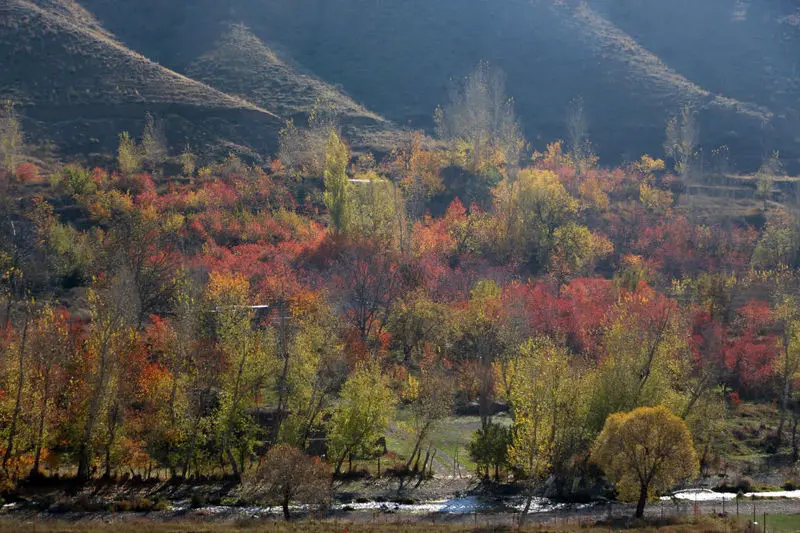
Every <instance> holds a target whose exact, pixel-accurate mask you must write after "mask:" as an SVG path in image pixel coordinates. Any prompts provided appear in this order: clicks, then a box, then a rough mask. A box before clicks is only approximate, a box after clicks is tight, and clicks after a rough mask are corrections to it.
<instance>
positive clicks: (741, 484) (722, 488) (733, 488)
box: [714, 477, 753, 494]
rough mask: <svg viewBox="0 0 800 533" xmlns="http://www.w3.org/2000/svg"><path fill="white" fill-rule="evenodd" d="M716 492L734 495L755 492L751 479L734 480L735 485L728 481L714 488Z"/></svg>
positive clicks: (739, 478) (740, 478)
mask: <svg viewBox="0 0 800 533" xmlns="http://www.w3.org/2000/svg"><path fill="white" fill-rule="evenodd" d="M714 490H715V491H716V492H732V493H734V494H736V493H740V492H741V493H742V494H744V493H747V492H753V480H752V479H750V478H749V477H738V478H736V479H735V480H733V483H729V482H728V480H726V481H723V482H722V483H720V484H719V485H717V486H716V487H714Z"/></svg>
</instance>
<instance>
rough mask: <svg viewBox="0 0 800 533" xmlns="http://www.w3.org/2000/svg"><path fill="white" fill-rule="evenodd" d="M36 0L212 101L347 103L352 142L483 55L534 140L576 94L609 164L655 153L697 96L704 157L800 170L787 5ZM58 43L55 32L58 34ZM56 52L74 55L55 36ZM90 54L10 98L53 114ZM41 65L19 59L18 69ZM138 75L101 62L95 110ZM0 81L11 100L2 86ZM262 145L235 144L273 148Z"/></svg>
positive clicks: (387, 136)
mask: <svg viewBox="0 0 800 533" xmlns="http://www.w3.org/2000/svg"><path fill="white" fill-rule="evenodd" d="M11 3H12V5H18V6H19V5H23V4H24V5H27V6H28V7H29V8H30V6H32V5H33V4H32V3H31V2H23V1H22V0H11ZM36 4H38V6H39V8H41V9H40V10H46V11H47V12H48V13H50V14H51V17H52V18H54V19H58V20H59V21H60V22H59V24H60V25H61V26H64V25H66V24H67V22H64V21H69V24H70V25H71V26H72V27H74V28H78V27H80V31H81V32H83V33H85V32H90V33H92V35H93V36H95V40H97V39H100V36H103V38H104V39H105V40H106V41H109V42H113V43H115V44H116V45H117V46H119V43H118V42H117V41H115V40H114V39H119V41H120V42H122V43H124V45H125V46H126V47H127V49H129V51H130V50H135V51H136V52H138V53H141V54H143V55H144V56H146V57H147V58H149V59H151V60H153V61H157V62H158V63H159V65H163V70H164V71H166V72H170V71H168V70H167V69H171V72H172V74H173V75H176V76H177V74H176V73H180V74H182V75H185V76H188V77H189V78H192V80H194V81H196V82H202V83H199V84H198V85H199V86H202V87H204V88H206V89H209V87H214V89H216V90H217V91H219V93H220V95H222V93H224V95H223V96H215V97H214V98H212V99H211V100H214V99H215V98H216V99H219V100H220V101H225V102H237V105H238V106H240V108H241V109H259V108H260V109H261V110H267V111H269V112H273V113H275V114H277V115H279V116H280V117H281V118H282V119H285V118H299V117H302V116H303V115H304V114H306V113H307V112H308V110H309V109H310V107H311V106H312V105H313V103H314V102H315V101H317V100H318V99H320V98H321V97H324V98H327V99H328V100H330V101H334V102H336V103H337V105H338V106H339V108H340V111H341V115H342V122H343V126H344V130H345V133H346V135H347V136H348V137H349V138H350V139H351V141H352V142H354V144H357V145H364V146H367V147H378V148H380V147H382V145H388V144H390V142H391V140H392V139H394V138H395V136H396V135H397V133H398V130H397V129H396V128H395V127H394V126H392V122H393V123H395V124H403V125H406V124H408V125H411V126H413V127H417V128H425V129H428V130H430V129H431V128H432V114H433V110H434V109H435V108H436V106H437V105H439V104H441V103H443V102H444V101H446V99H447V95H448V90H449V88H450V86H451V85H452V83H453V82H454V80H458V79H460V78H461V77H462V76H464V75H465V74H467V73H468V72H470V71H471V70H472V68H474V66H475V64H477V62H478V61H480V60H484V59H485V60H488V61H489V62H490V63H492V64H493V65H495V66H498V67H500V68H502V69H503V70H504V71H505V72H506V74H507V91H508V93H509V95H511V96H513V97H514V99H515V104H516V107H517V110H518V113H519V116H520V119H521V122H522V124H523V126H524V129H525V132H526V135H527V136H528V138H529V139H531V140H532V141H533V143H534V145H535V146H536V147H538V148H542V147H543V145H544V143H546V142H550V141H552V140H554V139H556V138H559V137H564V136H565V135H566V128H565V124H564V119H565V116H566V109H567V107H568V106H569V102H570V101H571V100H572V99H573V98H575V97H577V96H580V97H582V98H583V100H584V101H585V108H586V112H587V115H588V121H589V127H590V135H591V138H592V141H593V143H594V145H595V147H596V149H597V151H598V152H599V153H600V155H601V157H602V158H603V160H604V161H606V162H608V163H615V162H620V161H623V160H625V159H632V158H635V157H637V156H638V155H639V154H640V153H643V152H650V153H656V154H660V153H661V144H662V141H663V132H664V124H665V122H666V120H667V118H668V116H670V115H671V114H674V113H675V112H676V110H677V109H678V108H680V107H681V106H682V105H685V104H690V105H692V106H693V107H694V108H695V109H696V110H697V111H698V112H699V119H700V124H701V141H702V144H703V148H704V150H705V151H706V152H710V150H711V149H713V148H716V147H718V146H721V145H727V146H728V147H729V148H730V152H731V154H733V156H734V158H735V159H736V162H737V163H738V165H739V166H740V167H741V168H742V169H743V170H752V169H754V168H755V167H757V166H758V165H759V164H760V162H761V160H762V158H763V157H764V155H765V154H766V153H769V152H771V151H773V150H781V152H782V154H783V156H784V158H785V159H786V160H788V162H789V163H790V165H791V163H800V136H798V134H797V130H798V127H800V113H798V111H797V109H796V107H797V104H796V102H797V101H798V100H799V98H798V97H800V83H798V81H797V80H798V76H797V74H796V72H797V63H798V58H797V54H796V49H797V45H798V44H800V31H798V27H799V25H797V24H796V23H794V22H793V21H795V19H796V18H797V17H799V16H800V15H798V11H797V8H796V6H794V5H793V4H792V2H789V1H787V0H765V1H764V2H760V3H755V2H749V1H747V0H709V1H708V2H704V3H702V4H703V5H702V6H698V5H696V4H697V3H696V2H691V1H690V0H680V1H677V2H645V1H643V0H620V1H619V2H616V1H611V0H599V1H597V2H592V3H591V4H587V3H581V4H578V3H574V2H558V1H553V0H505V1H503V2H497V1H493V0H492V1H490V0H441V1H438V2H429V1H428V0H407V1H404V2H374V1H370V0H340V1H337V2H330V1H328V0H270V1H265V0H227V1H225V2H219V1H216V0H215V1H211V0H187V1H182V2H163V1H161V0H139V1H137V2H122V1H119V0H78V3H76V2H75V1H74V0H36ZM98 21H99V22H98ZM36 24H37V25H36V26H34V27H32V28H31V29H30V30H29V32H31V33H32V35H26V36H21V37H22V39H21V42H22V43H30V44H22V46H27V47H28V48H31V47H34V48H35V46H34V45H33V44H32V43H34V42H38V41H37V39H38V37H36V35H35V34H37V33H46V32H43V31H42V26H41V24H40V22H39V21H36ZM242 24H244V25H245V26H246V27H245V26H242ZM48 31H49V30H48ZM76 31H77V30H76ZM106 32H108V33H106ZM4 33H6V34H8V32H7V31H4ZM63 33H64V32H63V31H62V32H61V33H59V34H56V35H50V36H49V37H46V38H45V39H50V40H54V39H55V40H58V39H60V38H61V37H60V35H61V34H63ZM66 33H67V34H69V33H70V32H66ZM112 35H113V37H111V36H112ZM14 37H16V38H19V37H20V36H9V35H6V36H4V38H3V41H6V40H8V41H12V40H14V39H13V38H14ZM7 38H8V39H7ZM100 40H102V39H100ZM47 42H48V43H49V42H50V41H47ZM4 46H9V45H8V44H6V45H4ZM11 46H14V44H13V43H12V44H11ZM52 46H54V47H55V49H56V50H59V47H62V48H63V46H62V45H60V44H59V43H57V42H53V43H52ZM12 50H14V53H15V54H18V53H19V52H18V48H12ZM793 50H794V51H795V52H794V53H793V52H792V51H793ZM131 53H133V52H131ZM56 55H58V54H56ZM82 57H83V56H81V54H73V55H68V56H67V57H65V58H62V59H61V60H60V65H55V66H54V67H55V68H53V70H50V69H51V66H50V65H48V64H47V63H46V62H45V64H43V65H42V66H41V67H40V68H39V69H38V70H36V71H35V72H33V73H29V72H28V71H25V72H18V74H17V75H18V76H23V77H26V78H27V80H28V83H27V85H25V86H24V87H23V90H22V91H19V90H17V91H16V92H15V91H14V90H12V91H11V95H12V96H15V98H20V99H21V100H22V101H29V100H31V99H30V98H26V97H28V96H29V94H26V93H30V92H33V93H34V94H37V95H39V99H38V100H37V99H34V100H35V103H36V104H37V105H43V104H44V103H45V102H43V101H42V100H41V94H40V91H39V89H38V85H40V84H42V83H44V81H43V78H44V77H45V73H49V72H55V73H56V74H55V76H53V77H55V78H56V79H69V75H70V74H71V72H70V70H69V69H71V68H74V67H73V66H72V64H73V63H74V62H76V61H78V60H83V59H82ZM137 57H140V58H141V59H142V60H144V58H143V57H142V56H138V55H137ZM34 58H35V56H31V55H29V56H27V57H25V56H24V55H23V57H22V59H21V60H20V61H22V62H25V63H30V62H31V61H32V60H33V59H34ZM15 62H16V59H15ZM78 62H79V61H78ZM125 65H126V64H125V63H124V62H123V63H122V64H121V65H118V67H114V66H113V62H110V63H109V69H106V70H103V69H99V70H98V75H97V77H98V79H99V78H100V77H101V76H102V77H108V78H109V80H110V81H109V83H104V84H103V85H101V87H105V89H101V92H102V91H105V92H106V93H107V94H108V97H104V96H102V94H101V95H98V99H99V100H101V101H104V102H105V103H107V104H111V103H114V102H116V99H117V94H116V92H117V91H118V90H117V88H116V87H117V85H120V86H122V87H123V88H124V87H126V85H127V83H128V82H126V81H125V80H121V79H120V78H128V77H129V76H130V74H131V73H135V72H137V71H136V70H135V69H133V70H132V69H130V68H129V67H128V66H125ZM152 65H154V67H158V65H155V64H152ZM87 69H88V67H87ZM87 69H84V71H86V70H87ZM109 70H110V71H109ZM115 78H116V79H117V81H114V80H115ZM150 79H151V80H153V81H154V85H163V84H166V85H169V86H170V87H164V89H163V91H164V92H166V93H169V92H170V91H173V90H174V88H175V87H178V88H179V89H178V92H183V91H184V90H186V89H187V88H186V87H185V86H184V85H185V82H183V81H182V80H181V81H180V82H179V79H178V78H170V80H164V79H161V78H158V77H151V78H150ZM0 81H2V84H3V87H2V92H3V93H4V94H5V93H8V92H9V91H8V87H7V86H6V85H7V82H6V81H5V80H0ZM139 81H140V82H141V81H142V80H141V79H140V80H139ZM120 82H121V83H120ZM23 85H24V84H23ZM33 85H36V86H37V87H36V90H35V91H33V90H32V89H31V87H32V86H33ZM45 86H46V84H45ZM193 87H194V86H193ZM12 89H19V87H16V86H12ZM209 90H210V89H209ZM189 93H190V94H192V91H189ZM140 94H141V95H142V101H145V102H149V101H151V99H152V96H151V94H150V93H148V92H147V91H146V90H144V92H140ZM234 95H235V96H234ZM159 98H161V97H160V96H157V97H156V99H155V100H153V101H154V102H161V101H162V100H163V98H161V99H160V100H159ZM193 98H195V100H196V97H193ZM70 105H72V104H70ZM227 105H228V104H224V105H220V104H214V106H211V105H208V104H207V103H201V104H200V107H202V108H214V109H219V108H226V109H227V108H228V107H226V106H227ZM234 108H236V106H234ZM383 117H385V119H384V118H383ZM389 121H391V122H389ZM190 124H191V121H189V122H187V127H189V125H190ZM45 129H46V128H45ZM212 129H213V126H212ZM257 130H258V128H256V131H257ZM168 133H170V138H173V137H176V136H175V135H173V133H172V132H168ZM225 135H227V133H226V134H225ZM225 135H222V136H225ZM274 136H275V132H272V133H271V134H270V135H265V136H264V137H263V140H264V141H267V144H269V142H268V137H273V138H274ZM260 142H261V141H258V142H255V141H254V142H251V141H249V140H247V139H238V140H237V141H235V143H236V144H238V143H242V144H244V145H247V146H250V147H251V148H255V149H256V150H262V149H265V148H263V146H264V145H262V144H260ZM271 149H273V150H274V143H273V144H272V146H271Z"/></svg>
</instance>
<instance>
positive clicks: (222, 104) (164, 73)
mask: <svg viewBox="0 0 800 533" xmlns="http://www.w3.org/2000/svg"><path fill="white" fill-rule="evenodd" d="M46 4H47V7H46V8H43V7H40V6H39V5H36V4H34V3H32V2H28V1H26V0H9V2H8V4H6V6H5V7H3V8H0V29H1V30H2V33H0V49H2V50H3V51H4V55H6V57H8V58H9V59H10V60H9V61H8V62H7V63H6V65H4V70H3V74H2V78H0V87H2V89H1V90H0V92H2V93H3V94H5V95H8V96H11V97H13V98H14V100H15V101H17V102H19V103H21V104H23V105H28V104H35V105H49V106H53V105H55V106H59V105H65V106H69V105H82V104H91V103H103V104H122V103H142V102H150V103H156V104H165V103H178V104H191V105H197V106H206V107H215V108H228V109H250V110H258V111H261V112H263V113H265V114H268V112H267V111H266V110H261V109H258V108H257V107H256V106H254V105H253V104H250V103H249V102H246V101H244V100H242V99H238V98H234V97H231V96H228V95H226V94H224V93H222V92H220V91H217V90H216V89H212V88H210V87H208V86H206V85H203V84H202V83H199V82H197V81H195V80H192V79H189V78H187V77H185V76H182V75H180V74H177V73H175V72H172V71H170V70H168V69H166V68H164V67H162V66H160V65H158V64H156V63H154V62H152V61H150V60H148V59H147V58H145V57H143V56H141V55H139V54H137V53H136V52H133V51H132V50H130V49H128V48H126V47H124V46H123V45H121V44H120V43H118V42H117V41H115V40H114V39H113V38H111V36H109V35H108V34H107V33H105V32H103V31H101V30H100V29H98V27H97V26H96V25H95V24H94V23H93V22H92V21H93V20H94V19H92V18H91V17H90V16H89V15H88V14H86V13H85V12H84V11H70V10H65V8H64V6H69V3H66V4H65V3H61V2H47V3H46ZM62 8H64V9H62Z"/></svg>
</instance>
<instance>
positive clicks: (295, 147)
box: [278, 99, 338, 178]
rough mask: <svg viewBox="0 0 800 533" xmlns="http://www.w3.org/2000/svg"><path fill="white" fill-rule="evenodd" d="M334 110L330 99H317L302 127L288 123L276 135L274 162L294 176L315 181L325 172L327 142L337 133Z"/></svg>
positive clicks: (336, 120)
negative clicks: (276, 158)
mask: <svg viewBox="0 0 800 533" xmlns="http://www.w3.org/2000/svg"><path fill="white" fill-rule="evenodd" d="M337 114H338V111H337V109H336V106H335V104H334V103H333V102H332V101H330V100H325V99H320V100H317V101H316V102H315V103H314V107H313V109H312V110H311V113H310V114H309V116H308V121H307V123H306V126H305V127H297V125H295V123H294V121H291V120H290V121H288V122H287V123H286V125H285V126H284V127H283V129H282V130H281V132H280V140H279V142H280V149H279V152H278V159H280V161H281V163H282V164H283V165H285V166H286V167H287V168H288V169H290V170H291V171H293V173H294V174H296V175H299V176H310V177H314V178H319V177H321V176H322V175H323V172H324V169H325V160H326V157H327V156H326V152H327V148H326V146H327V143H328V141H329V140H330V136H331V134H332V133H335V132H336V130H337V124H338V116H337Z"/></svg>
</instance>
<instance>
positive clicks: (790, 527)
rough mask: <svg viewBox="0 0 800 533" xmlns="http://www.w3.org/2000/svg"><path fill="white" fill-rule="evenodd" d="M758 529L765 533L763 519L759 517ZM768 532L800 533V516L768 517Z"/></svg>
mask: <svg viewBox="0 0 800 533" xmlns="http://www.w3.org/2000/svg"><path fill="white" fill-rule="evenodd" d="M757 519H758V521H759V524H758V528H759V529H761V531H763V529H762V528H763V527H764V524H763V523H761V522H762V520H763V517H761V516H759V517H757ZM767 531H768V532H769V533H772V532H775V533H792V532H794V531H800V514H775V515H767Z"/></svg>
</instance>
